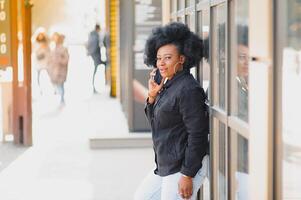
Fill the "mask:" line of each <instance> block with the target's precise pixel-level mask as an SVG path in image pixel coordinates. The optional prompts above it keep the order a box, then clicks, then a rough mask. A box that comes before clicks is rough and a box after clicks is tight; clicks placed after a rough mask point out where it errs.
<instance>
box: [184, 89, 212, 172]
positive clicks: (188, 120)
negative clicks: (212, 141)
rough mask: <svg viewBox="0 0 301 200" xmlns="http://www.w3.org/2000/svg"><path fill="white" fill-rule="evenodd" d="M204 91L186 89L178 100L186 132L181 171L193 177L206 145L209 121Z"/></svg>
mask: <svg viewBox="0 0 301 200" xmlns="http://www.w3.org/2000/svg"><path fill="white" fill-rule="evenodd" d="M205 99H206V98H205V93H204V90H203V89H202V88H200V87H195V88H192V89H186V90H185V91H184V92H182V94H181V97H180V101H179V111H180V113H181V114H182V117H183V122H184V125H185V128H186V131H187V134H188V138H187V140H188V141H187V146H186V150H185V158H184V161H183V163H182V168H181V173H182V174H184V175H186V176H190V177H194V176H195V175H196V173H197V172H198V170H199V169H200V168H201V167H202V160H203V157H204V156H205V155H206V149H207V145H208V126H209V122H208V119H207V116H206V111H205Z"/></svg>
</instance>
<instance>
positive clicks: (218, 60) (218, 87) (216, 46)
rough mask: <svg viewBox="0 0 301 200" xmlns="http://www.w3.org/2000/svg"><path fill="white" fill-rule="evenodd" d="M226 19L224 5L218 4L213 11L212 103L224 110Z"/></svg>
mask: <svg viewBox="0 0 301 200" xmlns="http://www.w3.org/2000/svg"><path fill="white" fill-rule="evenodd" d="M226 19H227V10H226V6H225V4H220V5H218V6H217V7H215V8H214V9H213V27H214V30H213V44H212V46H213V48H212V50H213V52H212V58H213V59H212V62H213V65H214V67H213V70H214V72H213V74H214V80H213V81H214V83H213V98H214V99H213V103H214V105H216V106H219V107H220V108H221V109H225V84H226V81H225V69H226Z"/></svg>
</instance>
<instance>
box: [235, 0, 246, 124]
mask: <svg viewBox="0 0 301 200" xmlns="http://www.w3.org/2000/svg"><path fill="white" fill-rule="evenodd" d="M248 4H249V3H248V0H237V1H235V4H234V7H233V6H232V8H234V13H235V15H234V24H235V28H234V30H233V31H232V32H231V37H232V38H233V39H232V42H233V44H232V48H231V49H232V52H233V55H234V58H233V57H232V58H233V60H232V61H231V63H232V69H231V70H232V76H233V77H235V78H234V79H232V88H233V87H234V90H233V92H232V93H231V94H232V107H231V113H232V114H233V115H235V116H237V117H239V118H240V119H242V120H244V121H245V122H248V96H249V95H248V91H249V84H248V82H249V35H248V28H249V27H248V20H249V17H248Z"/></svg>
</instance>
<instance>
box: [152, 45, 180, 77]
mask: <svg viewBox="0 0 301 200" xmlns="http://www.w3.org/2000/svg"><path fill="white" fill-rule="evenodd" d="M183 63H184V56H183V55H180V54H179V52H178V49H177V47H176V46H175V45H173V44H167V45H164V46H162V47H160V48H159V49H158V51H157V68H158V69H159V71H160V74H161V76H162V77H163V78H168V79H171V78H172V77H173V76H174V75H175V73H176V72H177V71H178V70H182V69H181V68H182V65H183Z"/></svg>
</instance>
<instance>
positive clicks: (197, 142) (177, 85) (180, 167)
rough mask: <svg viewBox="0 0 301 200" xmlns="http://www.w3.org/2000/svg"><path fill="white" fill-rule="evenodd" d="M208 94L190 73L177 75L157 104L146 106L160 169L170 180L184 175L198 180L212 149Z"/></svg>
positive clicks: (159, 172) (161, 174) (164, 87)
mask: <svg viewBox="0 0 301 200" xmlns="http://www.w3.org/2000/svg"><path fill="white" fill-rule="evenodd" d="M205 99H206V96H205V93H204V90H203V88H201V87H200V85H199V83H198V82H197V81H196V80H195V79H194V78H193V76H192V75H191V74H190V73H189V71H182V72H179V73H177V74H176V75H175V76H174V77H173V78H172V79H171V80H169V81H168V82H167V83H166V84H165V85H164V86H163V89H162V91H161V92H160V93H159V95H158V96H157V98H156V101H155V103H154V104H149V103H147V104H146V107H145V114H146V116H147V118H148V120H149V122H150V124H151V129H152V138H153V143H154V146H153V147H154V151H155V162H156V165H157V168H156V170H155V173H156V174H158V175H160V176H167V175H170V174H173V173H176V172H179V171H180V172H181V173H183V174H185V175H187V176H190V177H194V176H195V175H196V173H197V171H198V170H199V169H200V168H201V167H202V159H203V157H204V156H205V155H206V152H207V151H206V150H207V147H208V127H209V122H208V116H207V112H206V111H205V109H206V107H205Z"/></svg>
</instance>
